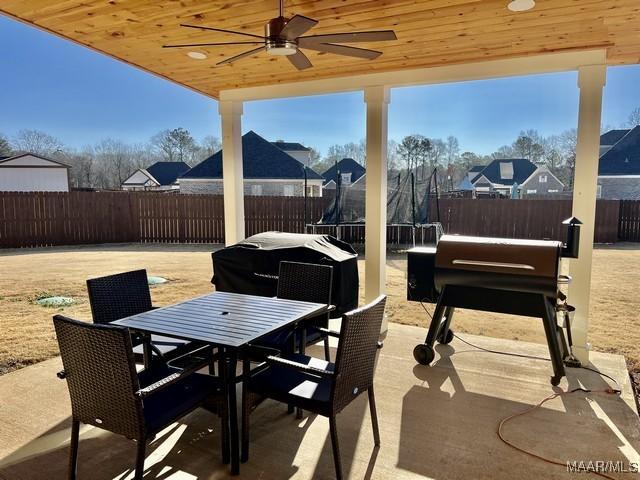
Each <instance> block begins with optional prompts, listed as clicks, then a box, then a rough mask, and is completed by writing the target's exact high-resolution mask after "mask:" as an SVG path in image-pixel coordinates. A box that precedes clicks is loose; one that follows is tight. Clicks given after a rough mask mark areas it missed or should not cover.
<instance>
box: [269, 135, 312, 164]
mask: <svg viewBox="0 0 640 480" xmlns="http://www.w3.org/2000/svg"><path fill="white" fill-rule="evenodd" d="M272 143H273V144H274V145H275V146H276V147H278V148H279V149H280V150H282V151H284V152H287V153H288V154H289V155H291V156H292V157H293V158H295V159H296V160H298V161H299V162H300V163H301V164H303V165H304V166H305V167H310V166H311V149H310V148H307V147H305V146H304V145H302V144H301V143H297V142H285V141H284V140H276V141H275V142H272Z"/></svg>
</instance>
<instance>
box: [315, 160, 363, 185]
mask: <svg viewBox="0 0 640 480" xmlns="http://www.w3.org/2000/svg"><path fill="white" fill-rule="evenodd" d="M338 171H339V172H340V173H350V174H351V183H355V182H356V181H358V180H359V179H360V177H362V176H363V175H364V174H365V173H366V170H365V168H364V167H363V166H362V165H360V164H359V163H358V162H356V161H355V160H354V159H353V158H343V159H342V160H340V161H339V162H338V163H337V164H334V165H332V166H331V168H329V169H328V170H327V171H326V172H324V173H323V174H322V177H323V178H324V183H325V184H327V183H329V182H330V181H331V180H333V181H334V182H337V177H338V175H337V172H338Z"/></svg>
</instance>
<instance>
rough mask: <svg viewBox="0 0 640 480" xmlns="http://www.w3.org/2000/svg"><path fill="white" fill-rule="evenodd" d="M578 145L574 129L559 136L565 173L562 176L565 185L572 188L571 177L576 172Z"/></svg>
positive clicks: (576, 132)
mask: <svg viewBox="0 0 640 480" xmlns="http://www.w3.org/2000/svg"><path fill="white" fill-rule="evenodd" d="M577 143H578V131H577V130H576V129H575V128H572V129H570V130H566V131H564V132H562V133H561V134H560V144H561V148H562V156H563V157H564V162H565V166H566V170H567V173H566V175H564V181H565V184H566V185H568V186H569V187H573V176H574V174H575V170H576V145H577Z"/></svg>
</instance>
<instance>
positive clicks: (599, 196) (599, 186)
mask: <svg viewBox="0 0 640 480" xmlns="http://www.w3.org/2000/svg"><path fill="white" fill-rule="evenodd" d="M596 197H597V198H602V185H598V192H597V193H596Z"/></svg>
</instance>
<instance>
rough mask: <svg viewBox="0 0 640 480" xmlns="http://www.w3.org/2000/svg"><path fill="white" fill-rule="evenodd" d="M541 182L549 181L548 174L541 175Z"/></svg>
mask: <svg viewBox="0 0 640 480" xmlns="http://www.w3.org/2000/svg"><path fill="white" fill-rule="evenodd" d="M540 183H547V176H546V175H540Z"/></svg>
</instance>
